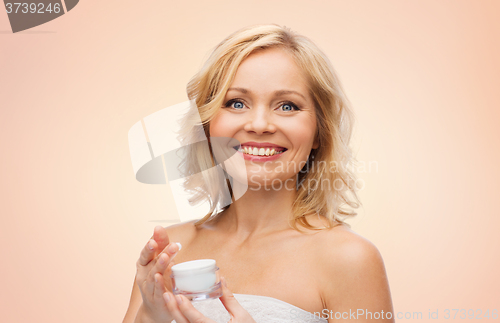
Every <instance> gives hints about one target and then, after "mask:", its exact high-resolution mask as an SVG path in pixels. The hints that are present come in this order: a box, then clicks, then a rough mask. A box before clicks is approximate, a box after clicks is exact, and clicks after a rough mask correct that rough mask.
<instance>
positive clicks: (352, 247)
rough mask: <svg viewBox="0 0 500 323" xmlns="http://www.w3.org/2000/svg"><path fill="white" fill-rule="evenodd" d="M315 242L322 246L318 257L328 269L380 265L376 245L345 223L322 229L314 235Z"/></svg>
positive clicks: (379, 256) (380, 260)
mask: <svg viewBox="0 0 500 323" xmlns="http://www.w3.org/2000/svg"><path fill="white" fill-rule="evenodd" d="M315 239H316V243H318V244H320V245H321V246H322V248H317V249H316V250H320V252H321V254H319V255H317V256H319V257H320V259H319V261H321V262H322V263H323V264H324V265H327V266H328V267H329V269H330V270H331V269H335V270H341V269H350V268H349V267H352V266H354V267H357V266H360V265H363V267H364V268H365V269H366V266H380V262H382V257H381V255H380V252H379V250H378V249H377V247H376V246H375V245H374V244H373V243H372V242H370V241H369V240H368V239H366V238H364V237H362V236H361V235H359V234H357V233H356V232H354V231H352V230H351V229H350V228H349V227H348V226H347V225H345V224H341V225H338V226H336V227H334V228H331V229H327V230H323V231H322V232H319V233H318V234H316V235H315Z"/></svg>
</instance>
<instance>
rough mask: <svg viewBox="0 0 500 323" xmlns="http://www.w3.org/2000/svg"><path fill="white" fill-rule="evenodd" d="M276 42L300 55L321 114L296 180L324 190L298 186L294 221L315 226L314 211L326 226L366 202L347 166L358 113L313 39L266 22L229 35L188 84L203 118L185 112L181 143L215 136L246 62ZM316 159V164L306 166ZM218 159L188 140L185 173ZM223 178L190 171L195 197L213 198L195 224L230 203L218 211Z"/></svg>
mask: <svg viewBox="0 0 500 323" xmlns="http://www.w3.org/2000/svg"><path fill="white" fill-rule="evenodd" d="M271 47H280V48H282V49H284V50H286V51H287V52H289V53H290V54H291V55H292V56H293V57H294V58H295V62H296V63H297V65H298V66H299V68H301V70H302V71H303V72H304V75H305V76H306V78H307V81H308V85H309V91H310V94H311V97H312V98H313V100H314V104H315V111H316V118H317V132H316V136H317V138H318V139H319V147H318V148H317V149H312V150H311V154H310V156H309V160H308V161H307V165H306V166H304V168H303V169H302V170H301V171H300V172H299V173H298V174H297V176H298V179H297V180H298V183H303V182H304V181H306V182H307V183H311V182H315V183H321V189H319V190H317V189H315V190H313V192H312V193H311V192H310V187H304V186H303V185H297V194H296V199H295V201H294V202H293V205H292V211H293V212H292V213H293V214H292V216H291V218H290V219H289V224H290V226H291V227H292V228H294V229H296V230H299V231H300V229H299V228H298V225H301V226H303V227H305V228H308V229H313V230H321V229H325V227H321V228H320V227H315V226H312V225H311V224H310V223H309V222H308V221H307V219H306V216H308V215H311V214H313V215H319V216H323V217H325V218H326V219H328V223H329V224H328V228H331V227H334V226H336V225H339V224H341V223H345V222H344V220H345V219H346V218H348V217H351V216H354V215H356V214H357V213H356V212H354V211H353V210H348V209H346V208H345V207H346V206H348V207H350V208H358V207H359V205H360V204H361V202H360V201H359V199H358V196H357V194H356V187H355V183H356V178H355V175H354V173H353V171H352V170H351V169H349V168H350V167H349V165H350V166H352V165H354V164H355V162H356V161H355V158H354V157H353V156H352V152H351V149H350V147H349V141H350V139H351V134H352V129H353V123H354V115H353V112H352V110H351V108H350V102H349V101H348V99H347V97H346V95H345V93H344V90H343V88H342V86H341V83H340V81H339V78H338V77H337V75H336V73H335V71H334V69H333V67H332V65H331V63H330V61H329V60H328V58H327V57H326V56H325V54H324V53H323V52H322V51H321V50H320V49H319V48H318V47H317V46H316V45H315V44H314V43H313V42H312V41H311V40H310V39H309V38H307V37H304V36H302V35H299V34H297V33H295V32H293V31H291V30H290V29H289V28H287V27H284V26H283V27H282V26H279V25H276V24H267V25H254V26H250V27H246V28H243V29H240V30H238V31H236V32H234V33H233V34H231V35H230V36H228V37H227V38H226V39H224V40H223V41H222V42H221V43H219V44H218V45H217V46H216V47H215V49H214V50H213V52H212V53H211V55H210V57H209V58H208V60H207V61H206V62H205V64H204V65H203V67H202V68H201V70H200V71H199V72H198V73H197V74H196V75H195V76H194V77H193V78H192V79H191V80H190V81H189V83H188V85H187V94H188V98H189V99H190V100H193V101H192V102H195V104H196V107H197V108H198V110H197V113H199V116H200V118H201V123H202V124H201V125H200V124H196V122H195V120H196V118H194V115H193V113H190V114H189V113H188V114H186V115H185V117H184V118H183V120H182V123H181V124H182V127H181V129H182V130H181V132H180V133H179V137H178V138H179V140H180V141H181V143H187V142H189V143H193V142H197V141H200V140H202V139H203V137H204V136H206V138H210V134H209V124H210V121H211V120H212V119H213V118H214V117H215V115H216V114H217V112H218V111H219V109H220V108H221V107H222V106H223V101H224V98H225V95H226V92H227V90H228V88H229V87H230V85H231V83H232V81H233V79H234V77H235V74H236V71H237V69H238V67H239V65H240V64H241V62H242V61H243V60H244V59H245V58H246V57H247V56H249V55H250V54H251V53H253V52H255V51H257V50H264V49H266V48H271ZM203 132H204V133H203ZM203 135H204V136H203ZM312 161H314V166H315V167H313V168H312V169H308V170H307V171H304V169H306V167H307V168H309V163H310V162H312ZM329 165H330V166H331V165H334V166H333V167H334V169H333V171H332V169H331V168H330V169H329V168H328V166H329ZM213 166H215V164H214V158H213V155H212V152H211V151H210V148H209V146H208V145H190V147H189V148H188V152H187V155H186V158H185V160H184V164H183V167H184V172H185V174H186V175H190V174H195V173H199V172H201V171H202V170H207V169H209V168H211V167H213ZM339 166H340V167H339ZM325 180H328V183H329V184H328V187H327V189H323V183H324V182H325ZM224 181H225V182H226V183H224ZM335 183H340V184H341V188H340V189H339V188H337V187H336V186H335V187H334V185H336V184H335ZM225 184H229V182H228V180H227V179H224V177H223V176H218V175H217V174H214V173H209V172H208V173H207V172H203V176H202V177H195V176H188V177H186V179H185V182H184V184H183V186H184V189H185V190H186V191H187V192H190V193H192V194H193V195H192V197H191V198H190V199H189V202H190V204H191V205H194V204H197V203H199V202H202V201H208V202H209V203H210V211H209V212H208V213H207V214H206V215H205V216H204V217H203V218H201V219H199V220H198V221H197V222H196V223H195V225H196V226H199V225H201V224H203V223H205V222H207V221H212V220H215V219H216V218H217V217H218V215H220V214H221V213H222V211H224V210H226V209H227V208H228V207H230V205H226V206H224V207H222V208H219V210H220V211H221V212H218V210H216V209H218V205H222V204H221V203H222V202H223V201H221V199H222V198H223V195H224V194H221V187H223V185H225ZM309 193H311V194H309ZM231 197H232V192H231ZM226 202H227V201H226ZM227 204H230V203H227ZM214 212H215V214H214ZM345 224H347V223H345ZM347 225H348V224H347Z"/></svg>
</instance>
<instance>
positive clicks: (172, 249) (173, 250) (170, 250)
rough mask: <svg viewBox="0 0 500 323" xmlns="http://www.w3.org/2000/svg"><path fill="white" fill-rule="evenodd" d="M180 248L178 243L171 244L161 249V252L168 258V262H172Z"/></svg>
mask: <svg viewBox="0 0 500 323" xmlns="http://www.w3.org/2000/svg"><path fill="white" fill-rule="evenodd" d="M181 248H182V245H181V244H180V243H179V242H171V243H169V244H168V245H167V246H166V247H165V249H163V251H162V252H163V253H166V254H167V255H168V256H169V257H170V261H172V259H174V257H175V256H176V255H177V252H179V251H180V250H181Z"/></svg>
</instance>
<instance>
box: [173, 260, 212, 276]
mask: <svg viewBox="0 0 500 323" xmlns="http://www.w3.org/2000/svg"><path fill="white" fill-rule="evenodd" d="M171 269H172V275H174V276H191V275H197V274H203V273H207V272H211V271H215V270H216V269H217V266H216V265H215V260H214V259H197V260H191V261H186V262H181V263H180V264H176V265H173V266H172V268H171Z"/></svg>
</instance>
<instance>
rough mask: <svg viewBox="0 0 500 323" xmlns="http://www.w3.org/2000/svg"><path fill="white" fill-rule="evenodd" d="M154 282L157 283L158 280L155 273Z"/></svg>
mask: <svg viewBox="0 0 500 323" xmlns="http://www.w3.org/2000/svg"><path fill="white" fill-rule="evenodd" d="M155 282H156V283H157V282H158V277H157V276H156V275H155Z"/></svg>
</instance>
